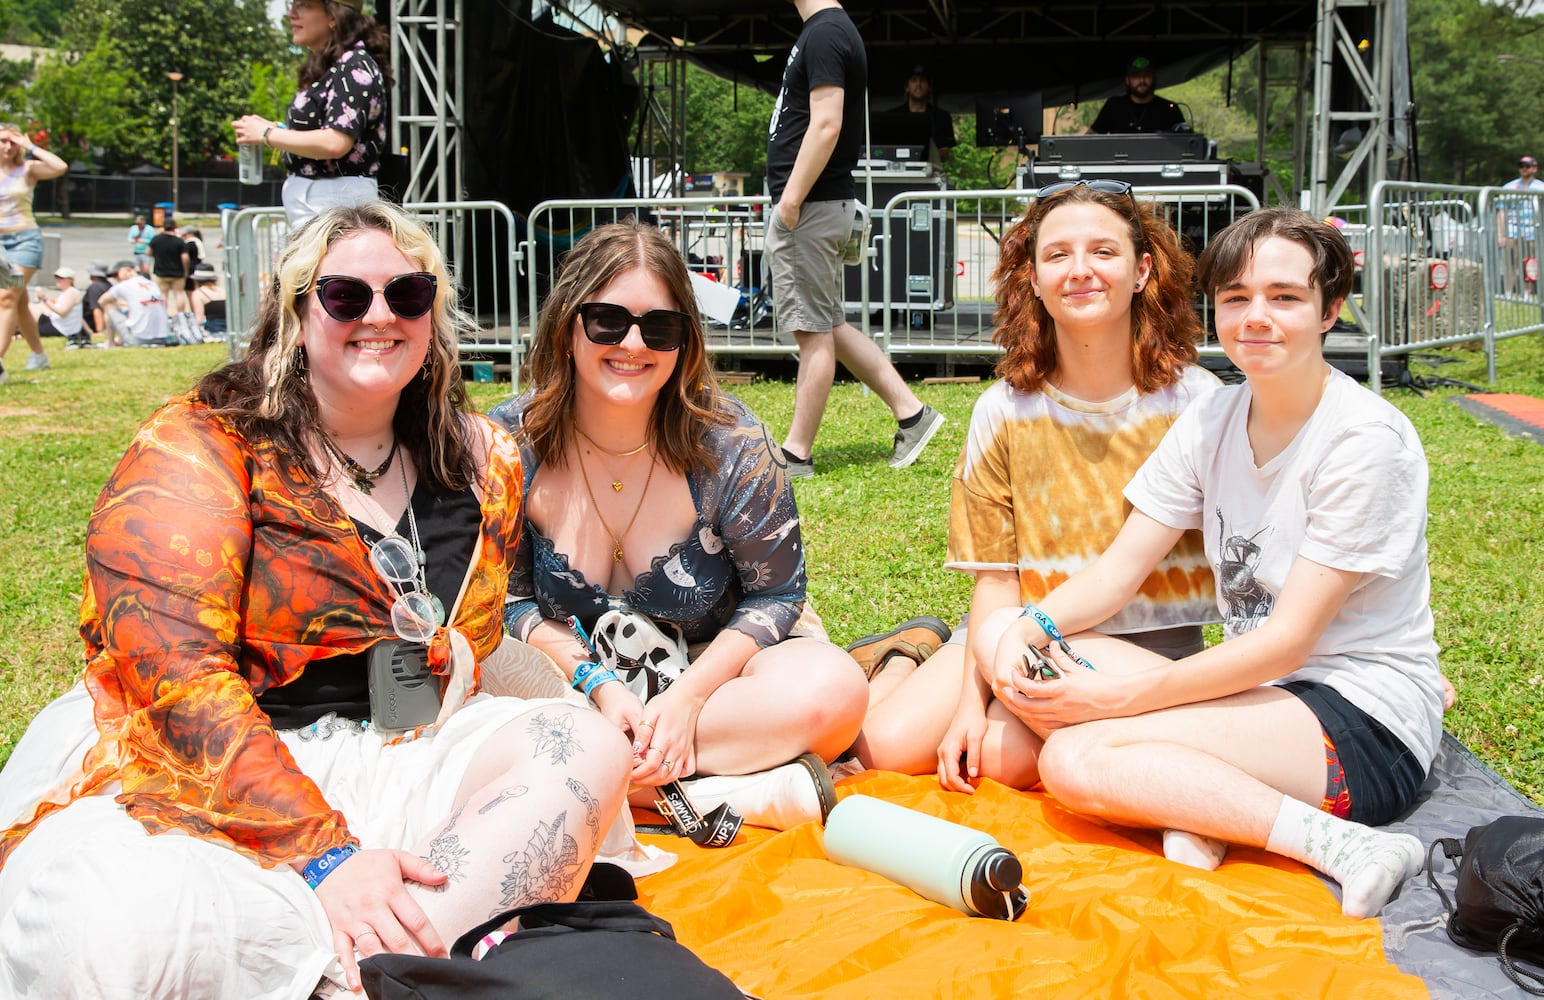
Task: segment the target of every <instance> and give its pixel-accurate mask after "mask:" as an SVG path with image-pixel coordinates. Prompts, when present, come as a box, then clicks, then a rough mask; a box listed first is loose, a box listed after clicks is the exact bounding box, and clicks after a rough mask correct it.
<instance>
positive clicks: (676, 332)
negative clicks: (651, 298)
mask: <svg viewBox="0 0 1544 1000" xmlns="http://www.w3.org/2000/svg"><path fill="white" fill-rule="evenodd" d="M579 320H580V322H581V323H583V324H584V335H585V336H586V337H588V338H589V339H590V343H592V344H600V345H601V346H602V347H615V346H616V345H617V344H620V343H621V342H622V341H624V340H626V339H627V331H629V330H631V329H632V328H633V326H634V325H635V324H636V325H637V327H638V332H639V333H640V334H642V336H643V346H645V347H647V348H648V349H649V350H651V351H674V350H676V349H677V348H679V347H680V346H681V344H682V343H684V342H685V341H686V331H687V330H690V329H691V324H692V318H691V317H690V316H688V315H686V313H684V312H677V311H675V310H674V309H650V310H649V311H648V312H646V313H644V314H643V315H642V316H634V315H633V314H632V313H631V312H629V311H628V310H626V309H624V308H622V307H621V306H619V305H614V304H612V303H610V302H584V303H581V304H580V305H579Z"/></svg>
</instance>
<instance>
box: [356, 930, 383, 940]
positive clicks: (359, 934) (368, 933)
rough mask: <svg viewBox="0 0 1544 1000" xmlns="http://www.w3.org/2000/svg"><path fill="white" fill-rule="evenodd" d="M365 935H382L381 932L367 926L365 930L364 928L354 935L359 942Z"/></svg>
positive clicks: (376, 936)
mask: <svg viewBox="0 0 1544 1000" xmlns="http://www.w3.org/2000/svg"><path fill="white" fill-rule="evenodd" d="M365 935H369V936H370V937H373V938H379V937H380V935H379V934H377V933H375V932H374V931H372V930H371V929H370V928H368V927H366V928H365V929H364V930H362V931H360V932H359V933H358V934H355V935H354V940H355V941H356V942H357V941H359V940H360V939H362V938H364V937H365Z"/></svg>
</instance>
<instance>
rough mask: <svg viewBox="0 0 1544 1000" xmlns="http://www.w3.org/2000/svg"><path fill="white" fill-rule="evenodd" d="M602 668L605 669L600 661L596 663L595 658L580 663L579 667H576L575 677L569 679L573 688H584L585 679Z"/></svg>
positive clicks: (576, 689)
mask: <svg viewBox="0 0 1544 1000" xmlns="http://www.w3.org/2000/svg"><path fill="white" fill-rule="evenodd" d="M600 669H603V668H602V667H601V665H600V664H599V663H596V662H595V661H594V660H589V661H586V662H584V663H581V664H579V666H578V667H576V668H575V669H574V679H573V680H571V681H569V684H570V685H571V686H572V687H573V689H574V690H575V691H578V690H580V689H581V688H583V686H584V682H585V680H586V679H587V678H588V677H589V676H590V675H591V674H593V673H595V671H597V670H600Z"/></svg>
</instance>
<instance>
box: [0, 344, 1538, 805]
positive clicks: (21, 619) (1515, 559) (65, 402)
mask: <svg viewBox="0 0 1544 1000" xmlns="http://www.w3.org/2000/svg"><path fill="white" fill-rule="evenodd" d="M12 355H13V357H16V352H12ZM1453 356H1454V357H1456V358H1458V359H1459V361H1458V362H1457V363H1455V364H1450V365H1445V366H1443V367H1442V369H1441V372H1442V374H1443V375H1446V376H1448V377H1450V378H1458V379H1464V380H1466V381H1469V382H1472V383H1475V384H1483V382H1484V377H1485V369H1484V358H1483V355H1481V354H1480V353H1478V352H1473V353H1470V352H1462V351H1459V352H1454V353H1453ZM53 359H54V368H53V369H52V370H50V371H46V372H40V373H33V372H23V371H21V370H20V368H21V363H20V362H21V359H20V358H18V360H17V362H16V363H15V364H14V365H12V366H10V369H11V372H12V377H11V381H10V383H9V384H8V385H6V386H4V387H3V388H0V762H3V761H4V760H5V759H6V758H8V757H9V755H10V752H11V748H12V746H13V745H14V744H15V741H16V740H18V739H19V738H20V737H21V734H22V731H23V730H24V729H25V728H26V725H27V722H28V720H29V719H31V718H32V716H33V715H34V714H35V713H36V712H37V711H38V709H40V708H41V707H42V706H43V705H44V704H45V703H46V702H47V701H48V700H49V699H50V698H52V697H54V696H55V695H56V694H58V693H59V692H61V691H63V690H64V689H65V688H67V687H68V686H69V685H70V684H71V683H73V681H74V680H75V678H76V676H77V675H78V674H79V672H80V667H81V661H80V639H79V637H78V635H77V633H76V609H77V604H78V601H79V599H80V580H81V573H82V568H83V567H82V550H83V543H84V538H85V526H86V518H87V515H88V514H89V512H90V509H91V505H92V503H93V502H94V501H95V499H96V496H97V493H98V492H99V491H100V490H101V487H102V484H103V482H104V481H105V479H106V477H107V475H108V473H109V472H110V471H111V469H112V467H113V465H114V463H115V462H116V461H117V460H118V457H119V456H120V455H121V453H122V452H123V450H124V448H125V447H126V445H127V444H128V441H129V439H130V437H131V436H132V435H133V433H134V430H135V428H136V427H137V425H138V424H139V422H140V421H141V420H142V419H143V418H144V417H145V416H146V415H147V414H148V413H149V412H150V411H151V409H152V408H154V407H155V406H156V405H158V404H160V403H161V402H163V401H164V400H166V399H167V398H169V397H170V396H173V395H175V394H178V393H180V392H182V391H184V390H185V389H186V388H187V387H188V386H189V385H191V384H192V382H193V381H194V380H195V379H196V378H197V377H198V376H199V375H200V374H201V373H202V372H204V371H206V370H207V369H208V368H210V367H212V366H214V365H216V364H219V363H220V362H221V361H223V359H224V348H223V347H221V346H216V345H206V346H202V347H182V348H177V349H168V350H138V351H72V352H69V353H65V352H63V351H56V352H54V354H53ZM1419 370H1420V371H1423V372H1424V371H1426V369H1424V368H1421V369H1419ZM1500 370H1501V374H1502V379H1501V382H1500V384H1499V385H1498V386H1496V388H1497V389H1498V390H1499V391H1502V392H1515V393H1524V394H1527V395H1531V396H1541V397H1544V341H1541V339H1540V338H1539V337H1537V336H1532V337H1524V338H1518V339H1514V340H1511V341H1507V342H1505V343H1503V344H1502V345H1501V355H1500ZM984 386H985V383H981V384H978V385H972V384H951V385H940V386H926V387H922V388H921V389H920V390H919V391H920V393H921V395H922V396H923V398H924V399H925V400H926V401H927V402H929V403H931V404H932V405H933V406H934V407H936V408H937V409H939V410H940V411H942V412H943V413H944V414H946V415H947V416H948V418H949V423H948V424H947V425H946V426H945V427H944V429H943V430H942V431H941V432H940V433H939V435H938V437H937V438H935V439H934V443H933V444H932V445H931V446H930V447H929V448H928V449H927V451H926V452H924V453H923V456H922V458H921V459H920V460H919V461H918V462H917V464H916V465H914V466H912V467H911V468H910V469H906V470H903V471H900V472H896V471H892V470H890V469H889V468H887V467H886V466H885V459H886V458H887V457H888V456H889V452H890V436H891V434H892V433H893V431H894V425H893V424H892V423H891V422H890V420H889V416H888V414H887V413H886V411H885V409H884V407H883V406H882V405H881V404H880V403H879V401H878V400H877V399H876V398H875V397H873V396H870V395H866V394H865V393H863V392H862V391H861V389H860V388H859V387H858V386H856V385H853V384H850V383H848V384H841V385H838V386H837V387H836V390H835V391H834V392H833V394H832V397H831V405H830V409H829V410H828V412H827V415H826V418H825V422H824V424H823V426H822V430H821V438H820V441H819V442H818V444H817V447H816V451H815V459H816V462H817V463H818V467H819V469H820V474H819V475H818V476H817V477H816V478H814V479H811V480H803V481H800V482H799V484H798V486H797V490H798V498H799V504H800V506H801V508H802V518H803V530H804V538H805V542H806V545H807V548H808V553H809V577H810V594H811V596H812V599H813V600H814V602H815V605H816V607H817V608H818V609H819V610H820V613H821V614H822V616H823V617H824V618H825V621H826V624H827V627H828V628H829V629H830V632H831V634H832V637H833V638H834V639H836V640H837V641H838V642H846V641H850V640H851V639H853V638H856V637H857V636H859V635H863V634H865V633H868V632H874V631H880V630H883V629H885V628H888V627H889V626H890V625H892V624H893V623H895V622H896V621H899V620H901V619H903V618H907V617H910V616H912V615H915V614H920V613H923V612H930V613H933V614H936V615H939V616H940V617H942V618H944V619H946V620H955V619H957V618H958V617H959V616H960V615H961V614H962V613H963V612H964V611H965V610H966V607H967V605H968V601H969V588H970V580H969V579H968V578H967V577H966V576H964V575H962V574H958V573H953V572H948V571H945V570H944V569H943V568H942V561H943V554H944V542H945V531H946V517H947V510H948V502H949V475H950V471H951V470H952V468H953V464H954V459H955V457H956V456H957V455H958V454H959V451H960V447H961V444H962V442H963V440H964V435H965V427H966V423H967V422H968V420H969V417H970V409H971V406H972V404H973V403H974V401H975V399H976V396H977V395H978V394H979V393H980V391H981V389H982V388H983V387H984ZM507 391H508V387H507V386H496V385H474V386H472V394H473V398H474V400H475V401H476V403H477V405H478V406H479V407H480V408H482V409H487V408H488V407H490V406H491V405H493V404H494V403H496V402H498V401H499V400H500V399H502V398H503V396H504V395H505V394H506V393H507ZM1463 391H1464V390H1461V389H1437V390H1433V391H1430V392H1428V393H1427V394H1426V395H1425V396H1424V397H1423V396H1418V395H1416V394H1415V393H1413V392H1410V391H1408V390H1403V389H1391V390H1389V398H1390V399H1391V400H1392V401H1393V402H1394V403H1395V404H1396V405H1398V406H1399V407H1400V408H1401V409H1402V410H1404V412H1405V413H1406V414H1408V415H1409V417H1410V419H1411V420H1412V421H1413V422H1414V423H1415V426H1416V428H1417V429H1418V430H1419V431H1420V434H1421V438H1422V440H1423V441H1424V442H1425V446H1426V452H1427V457H1428V458H1429V459H1430V462H1431V470H1432V476H1431V498H1430V509H1431V522H1430V527H1429V539H1430V545H1431V574H1432V607H1433V610H1434V613H1435V615H1436V622H1437V638H1438V641H1439V642H1440V643H1441V645H1442V663H1443V668H1444V670H1445V671H1446V672H1447V674H1448V676H1449V677H1450V678H1452V680H1453V682H1454V683H1455V684H1456V685H1457V687H1458V691H1459V702H1458V706H1457V707H1456V708H1455V709H1453V711H1452V712H1450V713H1449V714H1448V717H1447V720H1446V724H1447V728H1448V729H1449V730H1451V731H1452V732H1453V733H1454V734H1455V735H1456V736H1457V737H1458V738H1459V739H1461V740H1463V741H1464V743H1466V744H1467V745H1469V746H1470V747H1471V748H1473V749H1474V750H1475V752H1476V753H1477V754H1478V755H1479V756H1480V757H1481V759H1483V760H1484V761H1485V762H1486V763H1488V764H1489V765H1490V766H1491V767H1493V768H1494V769H1495V770H1496V771H1498V772H1499V773H1500V774H1501V775H1502V776H1504V777H1505V778H1506V779H1507V780H1509V781H1511V782H1512V783H1513V784H1514V785H1515V786H1517V787H1518V788H1519V789H1521V790H1522V791H1523V792H1524V793H1525V794H1527V795H1529V796H1531V797H1532V798H1533V799H1534V800H1535V801H1538V802H1541V803H1544V449H1541V446H1540V445H1539V444H1537V443H1534V442H1529V441H1523V440H1517V439H1513V438H1509V437H1507V436H1506V435H1505V434H1503V433H1502V432H1501V431H1500V430H1498V429H1496V428H1494V427H1492V426H1490V425H1488V424H1484V423H1481V422H1479V421H1477V420H1475V419H1474V418H1472V417H1470V416H1469V415H1468V414H1467V413H1465V412H1464V411H1462V410H1460V409H1459V408H1458V407H1456V406H1454V405H1452V404H1451V403H1450V402H1449V401H1448V400H1449V398H1450V397H1451V396H1452V395H1454V394H1455V393H1458V392H1463ZM736 392H737V394H738V395H740V396H741V398H743V399H745V400H746V402H747V403H749V404H750V405H751V407H752V408H753V409H755V410H756V412H757V413H759V414H760V415H761V417H762V418H763V419H764V420H766V421H767V423H768V424H769V425H771V427H772V428H773V429H774V430H775V431H779V432H780V431H781V430H783V429H785V428H786V427H787V426H788V420H789V417H790V415H791V413H792V409H793V386H792V384H791V383H781V382H770V383H761V384H755V385H747V386H738V387H736Z"/></svg>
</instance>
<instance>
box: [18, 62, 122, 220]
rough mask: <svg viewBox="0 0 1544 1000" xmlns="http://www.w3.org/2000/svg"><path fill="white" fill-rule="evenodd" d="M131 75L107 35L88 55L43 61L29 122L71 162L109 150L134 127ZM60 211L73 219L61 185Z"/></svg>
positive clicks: (66, 191)
mask: <svg viewBox="0 0 1544 1000" xmlns="http://www.w3.org/2000/svg"><path fill="white" fill-rule="evenodd" d="M128 89H129V73H128V70H127V68H126V67H125V66H124V64H123V60H122V59H121V58H120V56H119V54H118V50H117V45H116V44H115V43H114V42H113V41H112V40H111V39H110V38H108V37H106V36H105V35H104V36H102V37H100V38H98V39H97V43H96V45H95V46H94V47H93V48H92V49H91V50H90V51H89V52H85V53H65V54H58V55H53V56H49V57H48V58H47V59H44V60H43V63H42V65H41V66H39V67H38V69H37V73H36V75H35V76H34V78H33V82H32V88H31V90H30V91H29V94H28V96H29V97H30V99H31V100H30V105H31V114H30V116H29V117H30V119H31V120H32V121H34V122H36V123H37V124H38V125H39V126H40V127H41V128H43V129H44V130H46V131H47V132H48V135H49V145H50V147H51V148H52V149H53V151H54V152H55V153H57V154H58V155H59V156H62V157H64V159H65V161H66V162H72V161H74V160H75V159H76V158H78V157H82V156H85V157H89V156H90V152H91V148H92V147H93V146H96V147H110V146H114V145H116V144H117V142H118V138H119V136H120V135H121V134H123V132H125V131H126V130H128V129H130V128H131V127H133V125H132V123H133V122H134V121H135V116H134V114H133V107H132V105H131V104H130V103H129V101H128V98H127V94H128ZM59 207H60V211H61V212H62V213H63V215H64V216H65V217H66V218H68V217H69V214H70V186H69V185H68V184H63V183H61V185H60V189H59Z"/></svg>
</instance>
